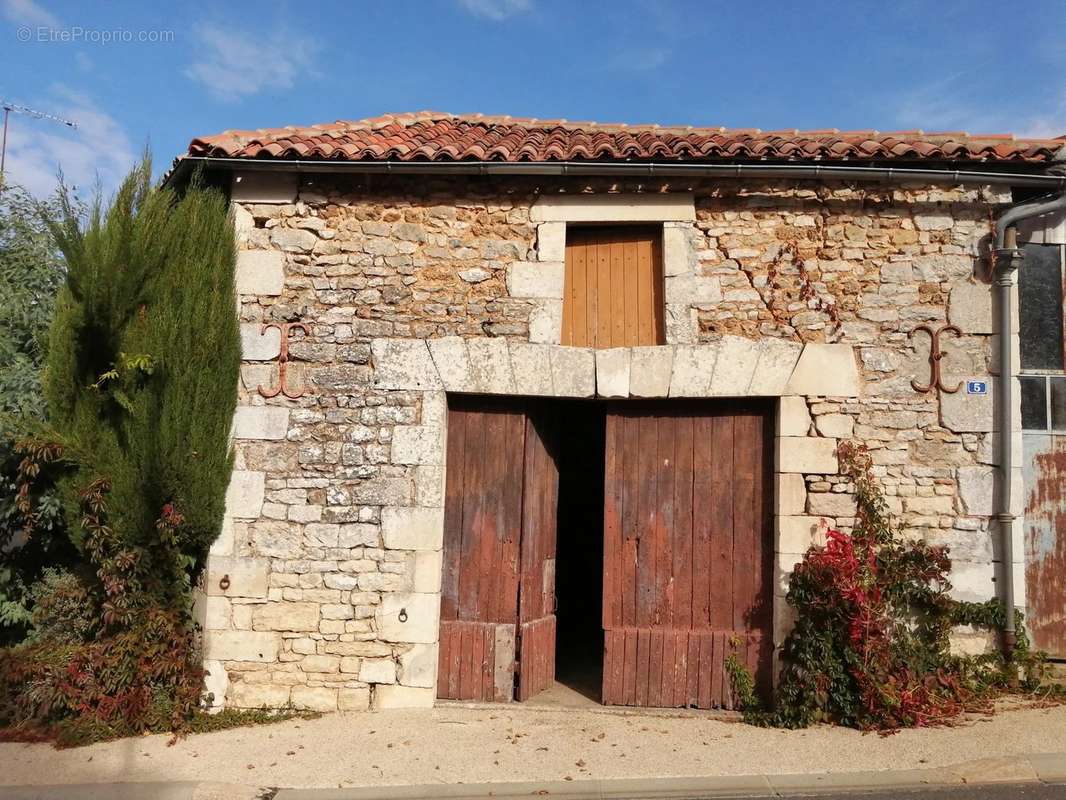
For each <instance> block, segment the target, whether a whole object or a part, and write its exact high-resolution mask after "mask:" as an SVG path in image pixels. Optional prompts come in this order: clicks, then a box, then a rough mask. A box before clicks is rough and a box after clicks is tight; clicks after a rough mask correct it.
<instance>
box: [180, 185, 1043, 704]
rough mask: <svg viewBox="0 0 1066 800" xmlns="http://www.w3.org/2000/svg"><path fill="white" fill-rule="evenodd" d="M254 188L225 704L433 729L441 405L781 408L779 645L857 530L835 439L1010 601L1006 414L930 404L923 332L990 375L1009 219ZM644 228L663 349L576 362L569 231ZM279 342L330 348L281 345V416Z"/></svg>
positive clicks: (964, 569) (220, 584)
mask: <svg viewBox="0 0 1066 800" xmlns="http://www.w3.org/2000/svg"><path fill="white" fill-rule="evenodd" d="M258 177H259V180H257V181H255V182H252V183H251V185H250V186H248V187H247V188H245V189H243V190H238V189H237V188H236V187H235V190H234V194H233V203H234V213H235V216H236V223H237V229H238V236H239V242H240V244H239V246H240V254H239V263H238V276H237V288H238V294H239V304H240V309H239V313H240V319H241V329H242V340H243V346H244V363H243V366H242V369H241V387H240V407H239V408H238V411H237V415H236V419H235V422H234V431H233V435H234V439H235V442H236V452H237V462H236V470H235V472H234V475H233V480H232V484H231V487H230V492H229V496H228V508H227V519H226V523H225V527H224V532H223V534H222V536H221V537H220V538H219V540H218V542H217V543H216V544H215V546H214V547H213V548H212V551H211V557H210V562H209V566H208V570H207V572H206V575H205V578H204V583H203V594H202V595H201V597H200V599H199V603H198V613H199V618H200V621H201V623H202V625H203V628H204V642H205V656H206V659H207V667H208V669H209V671H210V677H209V689H210V690H211V691H212V692H213V693H214V703H215V705H216V706H222V705H223V704H224V705H226V706H234V707H261V706H268V707H280V706H286V705H289V704H291V705H293V706H296V707H298V708H308V709H315V710H323V711H331V710H335V709H340V710H354V709H364V708H367V707H370V706H372V707H375V708H389V707H398V706H428V705H431V704H432V703H433V702H434V697H435V689H434V683H435V680H436V656H437V648H436V642H437V632H438V625H439V623H438V609H439V589H440V577H441V576H440V568H441V552H440V548H441V543H442V536H441V531H442V526H443V521H442V517H443V480H444V469H445V468H446V464H445V463H444V462H445V457H444V456H445V453H444V427H445V424H446V393H447V392H449V391H473V392H480V393H497V394H534V395H544V396H569V397H593V396H600V397H675V396H685V397H693V396H746V395H761V396H771V397H778V398H780V400H779V401H778V402H779V415H778V423H777V432H776V433H777V437H778V438H777V452H776V457H775V460H776V463H775V467H774V469H775V476H776V477H775V500H774V503H775V512H776V516H775V534H774V535H775V552H776V553H777V556H776V558H777V561H776V573H777V575H776V584H775V585H776V589H775V594H776V596H775V602H774V605H775V628H776V630H775V640H776V641H777V643H778V644H780V642H781V641H782V640H783V637H784V635H785V634H786V632H787V630H788V626H789V624H790V620H789V618H788V610H787V607H786V606H785V603H784V599H783V596H784V593H785V591H786V589H787V580H788V575H789V573H790V571H791V569H792V567H793V566H794V564H795V563H796V561H797V560H798V559H799V558H800V557H801V554H802V553H803V551H804V550H805V549H806V547H807V546H809V545H810V544H811V543H814V542H817V541H819V536H820V535H821V534H820V532H821V531H822V529H823V526H822V525H821V524H820V522H821V520H822V519H825V520H827V521H828V522H829V523H830V524H835V525H838V526H841V527H843V528H847V527H848V526H849V524H851V522H852V516H853V514H854V499H853V497H852V494H851V490H852V487H851V486H850V485H849V484H848V482H847V481H846V480H845V479H844V478H842V477H840V476H839V475H838V474H837V463H836V456H835V448H836V445H837V443H838V442H839V441H840V440H842V439H852V440H856V441H861V442H864V443H866V444H867V445H868V446H869V447H870V448H871V450H872V452H873V456H874V460H875V463H876V465H877V467H876V468H877V472H878V474H879V476H880V478H881V480H882V481H883V483H884V486H885V489H886V491H887V493H888V499H889V502H890V508H891V511H892V512H893V514H895V515H896V516H897V517H898V519H899V520H900V521H901V522H902V523H903V524H904V525H905V526H906V528H907V530H908V531H909V532H910V533H911V534H912V535H914V536H920V537H923V538H925V539H927V540H929V541H932V542H936V543H939V544H946V545H950V547H951V553H952V558H953V561H954V571H953V581H954V587H955V588H954V592H955V594H956V595H957V596H959V597H963V598H967V599H987V598H990V597H992V596H994V578H995V574H996V570H997V569H999V568H1001V567H1000V566H999V562H1001V561H1002V560H1003V557H1004V554H1001V553H999V552H998V550H997V549H995V548H994V545H993V543H994V541H995V539H994V533H995V532H994V524H993V523H992V522H991V521H990V515H991V514H992V505H991V503H992V494H993V492H992V488H993V474H994V471H993V464H994V456H993V452H994V451H993V442H992V429H993V418H992V405H991V397H992V394H991V392H990V393H989V394H987V395H968V394H967V393H966V392H965V391H960V392H957V393H954V394H949V393H945V392H941V391H936V390H934V391H932V392H929V393H920V392H918V391H915V389H914V388H912V385H911V382H912V380H917V381H918V382H919V383H926V382H927V381H928V377H929V363H928V357H929V338H928V337H927V336H925V335H924V334H923V333H921V332H918V333H915V334H914V335H913V336H911V335H910V334H911V332H912V330H913V329H914V328H915V326H917V325H919V324H922V323H929V324H932V325H933V326H939V325H943V324H946V323H948V322H950V323H953V324H955V325H957V326H958V327H959V329H960V330H961V331H962V335H961V336H957V337H953V336H945V337H943V340H942V346H943V347H944V350H945V353H946V354H945V357H944V361H943V369H944V373H945V385H947V386H949V387H950V386H953V385H954V384H955V383H958V382H959V381H960V380H973V379H980V380H985V381H989V380H990V379H991V377H990V376H993V375H994V374H995V369H996V365H995V363H993V359H994V350H993V348H992V346H991V345H992V332H993V326H992V310H991V293H990V289H989V287H988V285H987V284H985V283H983V282H981V281H980V280H978V279H976V278H975V275H977V274H979V273H980V269H979V268H978V267H979V263H980V261H981V259H982V258H984V257H985V250H986V248H987V238H988V234H989V227H990V226H989V220H990V215H991V214H992V213H993V211H994V209H995V207H996V205H997V204H1001V203H1006V202H1009V199H1010V198H1009V196H1007V194H1005V193H1004V194H997V193H994V192H991V191H990V190H949V189H932V188H926V187H920V186H915V187H911V188H896V189H892V188H883V187H876V188H872V187H867V188H855V187H852V186H848V185H845V184H839V183H838V184H818V185H814V184H785V183H781V182H777V183H768V184H753V183H750V182H742V181H730V180H722V181H715V182H705V183H700V182H696V183H686V184H685V185H684V186H681V185H670V184H665V183H663V184H656V185H648V184H647V183H644V184H642V185H637V184H635V183H634V184H632V185H629V184H624V183H606V182H605V183H595V182H594V183H588V182H578V181H576V180H573V179H566V178H558V179H538V180H532V179H510V180H505V179H492V178H477V179H466V178H442V179H414V178H400V177H394V178H388V179H387V180H386V179H375V180H374V181H373V182H369V179H365V178H364V179H360V178H358V177H351V178H327V179H323V178H322V177H320V176H314V178H313V180H312V179H311V178H308V177H302V178H299V179H298V178H297V177H296V176H295V175H292V174H289V175H286V174H282V173H278V174H274V175H271V176H270V177H269V179H268V178H265V177H263V176H262V174H260V175H259V176H258ZM631 220H652V221H657V222H661V223H662V225H663V251H664V252H663V256H664V271H665V281H666V287H665V302H666V319H667V345H666V346H663V347H649V348H631V349H629V348H619V349H617V350H606V351H591V350H584V349H581V348H565V347H560V346H559V345H558V342H559V326H560V318H561V304H562V299H561V298H562V281H563V259H564V248H565V231H566V226H567V224H572V223H573V222H580V221H622V222H625V221H631ZM283 322H302V323H304V324H305V325H306V326H307V329H308V331H309V332H308V334H306V335H305V334H304V333H303V332H302V331H300V330H299V329H292V330H290V331H288V336H289V338H290V341H289V346H288V357H289V359H290V360H289V363H288V364H287V370H288V374H287V377H286V382H287V384H288V390H289V394H300V392H301V390H302V392H303V393H302V395H300V396H298V397H295V398H290V397H288V396H286V394H285V393H284V392H283V393H280V394H277V395H276V396H274V397H272V398H269V399H267V398H266V397H264V396H263V395H262V394H261V393H260V391H259V388H260V387H263V388H264V390H271V389H273V388H275V387H276V386H277V383H278V380H279V365H278V361H277V359H278V356H279V352H280V345H281V335H282V330H281V329H279V328H278V327H271V328H267V329H265V330H264V324H265V323H283ZM1020 494H1021V493H1016V497H1018V496H1020ZM1017 560H1019V559H1018V554H1006V561H1007V565H1008V568H1012V569H1016V564H1015V562H1016V561H1017ZM1016 585H1017V586H1018V587H1019V588H1020V587H1022V586H1023V585H1024V582H1022V581H1018V582H1017V583H1016ZM1019 602H1020V603H1024V599H1021V600H1020V601H1019ZM957 644H958V645H959V646H960V647H964V648H968V649H971V650H980V649H981V648H984V647H988V646H989V644H990V643H989V641H988V640H987V639H985V638H984V637H981V636H978V635H977V634H975V633H973V632H969V633H968V632H966V631H960V632H959V635H958V637H957Z"/></svg>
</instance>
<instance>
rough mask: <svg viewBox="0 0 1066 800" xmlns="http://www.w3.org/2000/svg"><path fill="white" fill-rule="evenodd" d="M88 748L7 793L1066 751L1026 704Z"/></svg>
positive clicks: (429, 727) (386, 721)
mask: <svg viewBox="0 0 1066 800" xmlns="http://www.w3.org/2000/svg"><path fill="white" fill-rule="evenodd" d="M168 742H169V738H168V737H165V736H149V737H144V738H141V739H127V740H123V741H118V742H111V743H107V744H99V745H93V746H92V747H86V748H79V749H76V750H63V751H57V750H54V749H52V748H51V747H50V746H48V745H41V744H33V745H25V744H0V784H4V785H20V784H56V783H89V782H102V781H160V780H172V781H173V780H193V781H195V780H209V781H220V782H227V783H234V784H245V785H253V786H275V787H308V788H310V787H345V786H360V785H381V784H429V783H438V782H439V783H473V782H485V781H508V780H510V781H516V780H566V779H573V780H582V779H587V778H613V777H642V776H649V775H660V776H667V775H675V776H693V777H695V776H703V775H742V774H756V773H768V774H782V773H799V772H804V773H810V772H852V771H856V770H878V769H913V768H923V767H941V766H949V765H952V764H958V763H959V762H963V761H969V760H972V759H980V758H988V757H993V756H1010V755H1015V754H1023V753H1042V752H1049V751H1058V750H1062V749H1064V744H1063V743H1064V742H1066V706H1058V707H1053V708H1036V707H1025V706H1019V705H1017V704H1014V705H1012V706H1010V707H1009V708H1006V709H1004V710H1002V711H1001V713H998V714H996V715H994V716H991V717H983V716H982V717H972V718H969V719H967V720H966V721H965V722H964V723H962V724H960V725H958V726H956V727H953V728H939V729H930V730H911V731H902V732H900V733H898V734H896V735H894V736H888V737H881V736H877V735H873V734H867V735H864V734H861V733H858V732H856V731H851V730H844V729H840V728H831V727H827V726H823V727H817V728H812V729H809V730H803V731H780V730H766V729H760V728H753V727H750V726H747V725H743V724H740V723H737V722H731V721H725V720H722V719H715V718H711V717H709V716H705V715H701V714H698V713H687V714H664V713H640V714H637V713H626V712H617V711H607V710H584V709H581V710H576V709H543V708H541V709H538V708H535V707H521V706H507V707H500V708H491V709H486V708H485V707H480V708H469V707H462V706H444V707H439V708H435V709H432V710H428V709H426V710H410V711H386V712H379V713H371V712H365V713H359V714H331V715H328V716H324V717H322V718H320V719H316V720H299V721H291V722H283V723H279V724H276V725H264V726H259V727H252V728H239V729H235V730H231V731H222V732H218V733H209V734H200V735H196V736H190V737H188V738H186V739H183V740H180V741H178V742H177V743H175V744H174V745H173V746H168Z"/></svg>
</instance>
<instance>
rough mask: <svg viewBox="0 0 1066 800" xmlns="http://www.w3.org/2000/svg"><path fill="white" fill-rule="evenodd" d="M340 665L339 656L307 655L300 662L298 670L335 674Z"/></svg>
mask: <svg viewBox="0 0 1066 800" xmlns="http://www.w3.org/2000/svg"><path fill="white" fill-rule="evenodd" d="M340 665H341V657H340V656H318V655H309V656H307V657H306V658H305V659H304V660H303V661H301V662H300V669H301V670H303V671H304V672H337V671H338V670H340Z"/></svg>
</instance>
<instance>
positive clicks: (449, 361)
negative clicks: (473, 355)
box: [428, 336, 474, 392]
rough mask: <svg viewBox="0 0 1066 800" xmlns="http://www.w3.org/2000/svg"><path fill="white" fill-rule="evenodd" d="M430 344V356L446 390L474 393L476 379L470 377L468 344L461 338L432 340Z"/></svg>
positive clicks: (445, 337)
mask: <svg viewBox="0 0 1066 800" xmlns="http://www.w3.org/2000/svg"><path fill="white" fill-rule="evenodd" d="M428 344H429V352H430V356H431V357H432V359H433V363H434V365H435V366H436V368H437V373H438V374H439V375H440V380H441V383H442V384H443V386H444V388H445V389H446V390H447V391H449V392H472V391H474V379H473V377H472V376H471V375H470V361H469V359H468V358H467V355H466V342H465V341H463V339H462V338H460V337H459V336H443V337H441V338H439V339H430V340H429V342H428Z"/></svg>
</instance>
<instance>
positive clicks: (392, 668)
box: [359, 658, 396, 683]
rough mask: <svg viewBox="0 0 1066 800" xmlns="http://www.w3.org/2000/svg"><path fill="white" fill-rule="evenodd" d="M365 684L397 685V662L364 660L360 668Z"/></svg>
mask: <svg viewBox="0 0 1066 800" xmlns="http://www.w3.org/2000/svg"><path fill="white" fill-rule="evenodd" d="M359 680H361V681H362V682H363V683H396V662H395V661H393V660H392V659H391V658H364V659H363V663H362V664H360V666H359Z"/></svg>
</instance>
